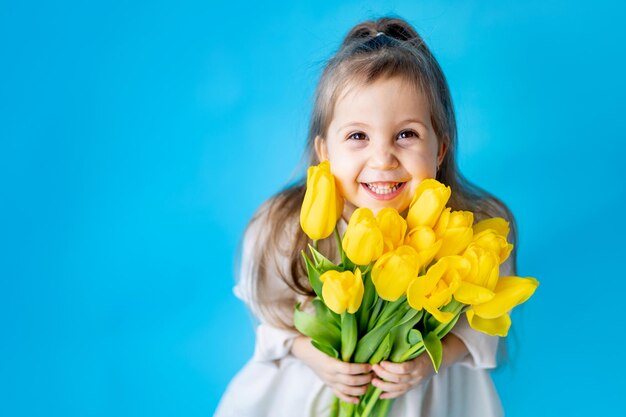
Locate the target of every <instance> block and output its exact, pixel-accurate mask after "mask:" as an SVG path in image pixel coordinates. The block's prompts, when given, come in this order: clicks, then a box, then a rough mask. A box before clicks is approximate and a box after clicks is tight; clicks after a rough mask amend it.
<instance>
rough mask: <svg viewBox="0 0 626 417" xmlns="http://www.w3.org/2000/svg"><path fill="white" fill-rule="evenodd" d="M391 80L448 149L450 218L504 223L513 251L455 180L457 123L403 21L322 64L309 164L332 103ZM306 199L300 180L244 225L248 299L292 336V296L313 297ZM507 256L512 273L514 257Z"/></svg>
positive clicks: (499, 211) (367, 27) (357, 38)
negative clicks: (304, 224)
mask: <svg viewBox="0 0 626 417" xmlns="http://www.w3.org/2000/svg"><path fill="white" fill-rule="evenodd" d="M395 76H400V77H403V78H404V79H405V80H407V81H409V82H410V83H412V84H413V85H414V86H415V87H416V88H419V89H420V91H422V92H423V93H424V94H425V95H426V97H427V98H428V102H429V105H430V114H431V122H432V125H433V128H434V131H435V133H436V135H437V141H438V144H439V145H441V144H442V142H443V143H444V144H445V146H446V149H447V150H446V153H445V156H444V159H443V161H442V163H441V165H440V167H439V170H438V172H437V176H436V179H437V180H438V181H440V182H442V183H444V184H446V185H448V186H450V188H451V189H452V197H451V199H450V201H449V202H448V206H449V207H452V209H453V210H469V211H472V212H474V215H475V219H476V220H480V219H482V218H486V217H503V218H505V219H507V220H508V221H509V222H510V226H511V233H510V235H509V241H510V242H511V243H513V244H514V245H515V244H516V241H517V232H516V224H515V219H514V217H513V215H512V213H511V211H510V210H509V209H508V207H507V206H506V205H505V204H504V203H503V202H502V201H500V200H499V199H497V198H496V197H494V196H493V195H491V194H489V193H488V192H487V191H485V190H483V189H481V188H479V187H478V186H476V185H474V184H472V183H471V182H470V181H468V180H467V179H466V178H465V177H464V176H463V175H462V174H461V173H460V172H459V169H458V166H457V162H456V159H455V154H456V148H457V130H456V119H455V115H454V107H453V104H452V97H451V95H450V90H449V88H448V84H447V81H446V78H445V76H444V74H443V72H442V70H441V67H440V66H439V64H438V63H437V60H436V59H435V57H434V56H433V55H432V54H431V52H430V50H429V49H428V47H427V46H426V44H425V43H424V41H423V39H422V38H421V37H420V36H419V34H418V33H417V32H416V30H415V29H414V28H413V27H412V26H411V25H410V24H408V23H407V22H405V21H404V20H402V19H398V18H387V17H385V18H381V19H377V20H372V21H366V22H363V23H360V24H358V25H356V26H355V27H354V28H352V30H350V32H349V33H348V35H347V36H346V37H345V39H344V41H343V43H342V44H341V47H340V48H339V50H338V52H337V53H336V54H335V55H334V56H333V57H332V58H331V59H330V60H329V61H328V63H327V65H326V67H325V68H324V71H323V73H322V75H321V78H320V81H319V84H318V86H317V90H316V93H315V102H314V103H315V104H314V107H313V112H312V115H311V121H310V128H309V134H308V139H307V146H306V149H307V150H306V152H307V157H308V161H309V163H310V164H317V163H319V161H318V159H317V156H316V154H315V151H314V140H315V137H316V136H320V137H321V138H325V137H326V130H327V128H328V125H329V124H330V121H331V120H332V117H333V109H334V105H335V102H336V100H337V98H338V97H339V96H340V95H341V94H342V92H344V91H345V89H346V88H348V87H349V86H354V85H359V84H360V85H367V84H369V83H372V82H374V81H376V80H378V79H381V78H387V77H389V78H390V77H395ZM304 192H305V181H304V178H302V179H300V180H299V181H298V182H297V183H295V184H294V185H291V186H289V187H287V188H285V189H284V190H282V191H280V192H279V193H277V194H276V195H275V196H273V197H272V198H271V199H270V200H269V201H268V202H267V203H266V204H265V205H264V206H263V209H262V210H259V212H257V215H255V217H253V219H252V220H251V222H250V224H252V223H255V222H261V223H262V228H263V230H264V231H265V233H262V234H260V235H259V236H258V237H257V240H256V242H255V245H254V249H253V251H252V254H251V256H252V257H253V259H254V262H253V265H254V268H253V270H252V271H250V272H251V273H252V274H253V277H254V282H253V283H252V291H253V292H252V296H253V297H254V299H255V302H256V303H257V305H258V307H259V308H260V309H261V311H263V312H264V313H265V314H264V316H265V317H267V319H268V320H270V321H271V322H272V323H273V324H274V325H276V326H278V327H282V328H287V329H292V328H293V322H292V320H291V317H292V316H293V305H294V300H295V297H296V295H297V294H300V295H301V296H307V297H312V296H314V293H313V291H312V289H311V287H310V285H309V283H308V279H307V276H306V271H305V269H304V265H303V262H302V258H301V255H300V252H301V250H304V249H306V245H307V243H308V238H307V236H306V235H305V234H304V232H303V231H302V230H301V229H300V227H299V212H300V206H301V204H302V200H303V198H304ZM249 227H250V226H249ZM286 231H287V232H286ZM320 244H321V245H322V247H323V249H322V250H323V251H324V253H335V251H336V248H335V243H334V240H333V239H332V238H329V239H326V240H324V241H322V242H320ZM510 256H511V258H512V260H511V264H512V267H513V271H515V270H516V266H515V257H516V250H515V249H514V250H513V252H512V253H511V255H510ZM287 265H288V266H287ZM276 279H280V280H282V281H283V282H284V284H286V285H287V286H288V287H289V288H290V289H291V290H293V294H292V295H293V297H291V296H284V297H282V298H277V297H276V294H271V293H270V290H269V288H270V285H269V284H270V282H271V280H276Z"/></svg>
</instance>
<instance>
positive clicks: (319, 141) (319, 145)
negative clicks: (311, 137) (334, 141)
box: [315, 136, 328, 162]
mask: <svg viewBox="0 0 626 417" xmlns="http://www.w3.org/2000/svg"><path fill="white" fill-rule="evenodd" d="M315 153H316V154H317V159H318V160H319V161H320V162H323V161H326V160H327V159H328V147H327V145H326V140H325V139H323V138H322V137H321V136H315Z"/></svg>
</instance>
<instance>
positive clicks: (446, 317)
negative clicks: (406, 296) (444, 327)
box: [424, 300, 454, 324]
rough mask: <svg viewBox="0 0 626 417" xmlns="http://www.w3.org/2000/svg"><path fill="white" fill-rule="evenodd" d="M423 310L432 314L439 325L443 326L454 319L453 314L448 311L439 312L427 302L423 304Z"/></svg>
mask: <svg viewBox="0 0 626 417" xmlns="http://www.w3.org/2000/svg"><path fill="white" fill-rule="evenodd" d="M424 309H425V310H426V311H428V312H429V313H430V314H432V316H433V317H434V318H436V319H437V321H438V322H439V323H444V324H445V323H448V322H450V320H452V319H453V318H454V313H451V312H449V311H439V309H438V308H436V307H435V306H434V305H433V304H431V303H430V301H428V300H426V302H424Z"/></svg>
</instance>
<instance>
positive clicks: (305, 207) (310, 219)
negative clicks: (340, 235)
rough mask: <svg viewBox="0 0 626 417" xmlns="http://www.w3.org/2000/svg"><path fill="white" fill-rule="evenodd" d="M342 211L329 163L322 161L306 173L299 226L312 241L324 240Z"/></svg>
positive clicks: (341, 202)
mask: <svg viewBox="0 0 626 417" xmlns="http://www.w3.org/2000/svg"><path fill="white" fill-rule="evenodd" d="M342 210H343V198H342V197H341V196H340V195H339V189H338V187H337V186H336V183H335V178H334V177H333V175H332V174H331V172H330V163H329V162H328V161H324V162H322V163H320V164H319V165H317V166H311V167H309V169H308V171H307V180H306V192H305V194H304V201H303V202H302V208H301V209H300V226H301V227H302V230H304V233H306V235H307V236H308V237H310V238H311V239H313V240H319V239H324V238H326V237H328V236H330V234H331V233H332V232H333V230H334V229H335V225H336V224H337V219H339V217H340V216H341V213H342Z"/></svg>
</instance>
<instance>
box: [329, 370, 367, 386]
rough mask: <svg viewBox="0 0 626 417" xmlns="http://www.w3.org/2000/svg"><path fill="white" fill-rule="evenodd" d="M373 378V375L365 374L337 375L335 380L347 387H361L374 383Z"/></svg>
mask: <svg viewBox="0 0 626 417" xmlns="http://www.w3.org/2000/svg"><path fill="white" fill-rule="evenodd" d="M372 377H373V376H372V374H371V373H369V374H365V375H344V374H337V376H336V378H335V379H336V380H337V382H340V383H342V384H345V385H350V386H359V385H366V384H369V383H370V382H372Z"/></svg>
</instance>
